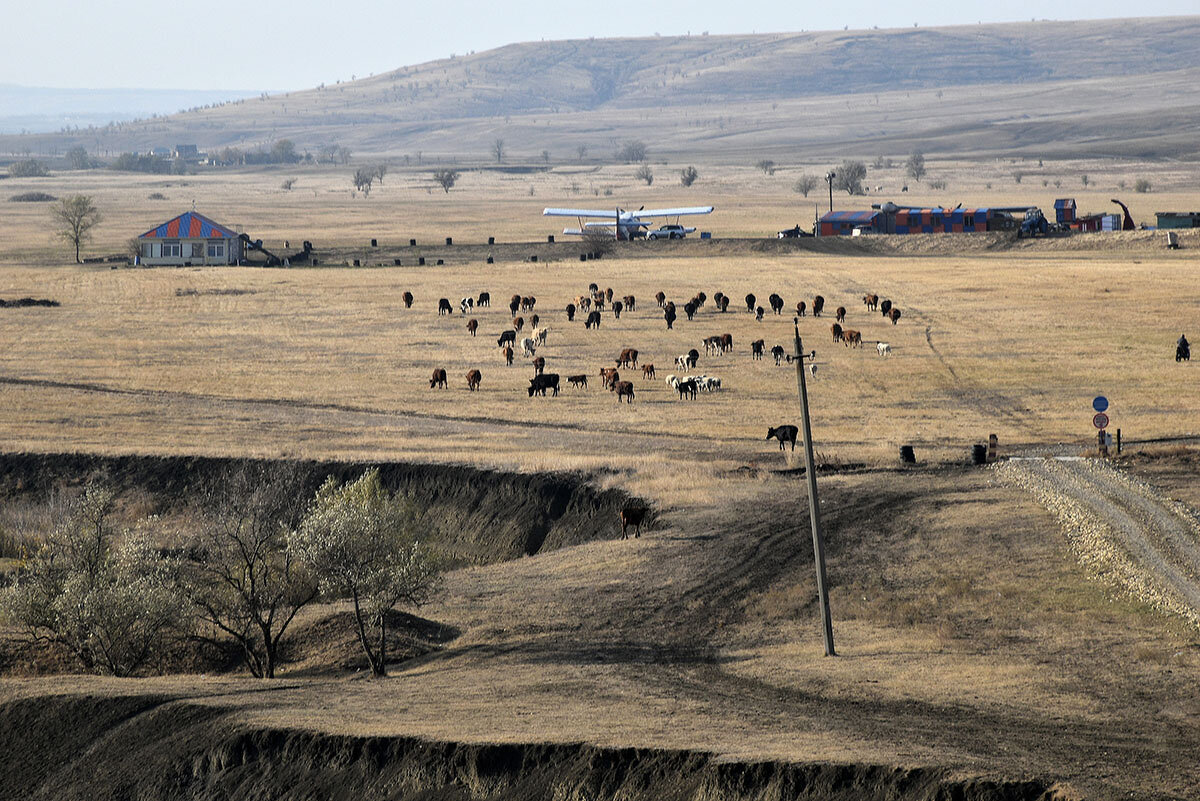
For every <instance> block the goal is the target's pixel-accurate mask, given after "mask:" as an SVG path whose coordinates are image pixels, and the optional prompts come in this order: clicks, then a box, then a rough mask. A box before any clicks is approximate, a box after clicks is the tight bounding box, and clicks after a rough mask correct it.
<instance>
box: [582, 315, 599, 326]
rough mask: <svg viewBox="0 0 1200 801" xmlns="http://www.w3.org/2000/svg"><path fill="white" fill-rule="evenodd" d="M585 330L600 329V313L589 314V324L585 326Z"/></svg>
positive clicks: (586, 323)
mask: <svg viewBox="0 0 1200 801" xmlns="http://www.w3.org/2000/svg"><path fill="white" fill-rule="evenodd" d="M583 327H584V328H589V329H590V328H599V327H600V312H598V311H594V312H591V313H589V314H588V316H587V322H585V323H584V324H583Z"/></svg>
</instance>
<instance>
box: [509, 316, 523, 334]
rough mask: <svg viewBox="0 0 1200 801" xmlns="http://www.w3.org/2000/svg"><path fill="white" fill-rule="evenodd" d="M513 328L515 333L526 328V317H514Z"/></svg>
mask: <svg viewBox="0 0 1200 801" xmlns="http://www.w3.org/2000/svg"><path fill="white" fill-rule="evenodd" d="M512 327H513V330H514V331H520V330H521V329H522V328H524V327H525V318H524V317H514V318H513V321H512Z"/></svg>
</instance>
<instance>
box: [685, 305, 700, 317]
mask: <svg viewBox="0 0 1200 801" xmlns="http://www.w3.org/2000/svg"><path fill="white" fill-rule="evenodd" d="M697 308H699V307H698V306H697V305H696V301H694V300H689V301H688V302H687V303H685V304H683V313H684V314H686V315H687V318H688V319H689V320H690V319H692V318H693V317H695V316H696V309H697Z"/></svg>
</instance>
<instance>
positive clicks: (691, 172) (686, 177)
mask: <svg viewBox="0 0 1200 801" xmlns="http://www.w3.org/2000/svg"><path fill="white" fill-rule="evenodd" d="M699 177H700V173H699V172H697V171H696V168H695V167H693V166H691V165H688V166H687V167H684V168H683V169H682V170H680V171H679V183H681V184H683V185H684V186H691V185H692V184H694V183H696V179H697V178H699Z"/></svg>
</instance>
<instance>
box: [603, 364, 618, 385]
mask: <svg viewBox="0 0 1200 801" xmlns="http://www.w3.org/2000/svg"><path fill="white" fill-rule="evenodd" d="M620 380H621V374H620V373H618V372H617V371H616V369H615V368H613V367H601V368H600V383H601V384H603V385H604V388H605V389H612V385H613V384H615V383H617V382H618V381H620Z"/></svg>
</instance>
